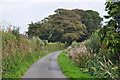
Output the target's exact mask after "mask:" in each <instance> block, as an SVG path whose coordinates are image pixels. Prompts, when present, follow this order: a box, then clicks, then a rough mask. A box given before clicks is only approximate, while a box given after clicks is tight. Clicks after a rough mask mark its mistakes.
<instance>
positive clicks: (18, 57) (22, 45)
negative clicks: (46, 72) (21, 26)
mask: <svg viewBox="0 0 120 80" xmlns="http://www.w3.org/2000/svg"><path fill="white" fill-rule="evenodd" d="M64 48H65V45H64V44H61V43H59V44H58V43H54V44H53V43H50V44H49V43H48V44H47V45H45V46H40V45H38V44H37V43H36V41H34V40H28V39H27V38H24V37H22V36H19V38H17V37H16V36H15V35H13V34H11V33H3V34H2V69H3V72H2V77H3V78H20V77H22V76H23V74H24V72H25V71H26V70H27V69H28V68H29V67H30V66H31V65H32V64H33V63H34V62H35V61H37V60H38V59H40V58H41V57H43V56H45V55H47V54H48V53H51V52H54V51H57V50H62V49H64Z"/></svg>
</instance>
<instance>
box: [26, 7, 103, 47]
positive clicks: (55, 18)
mask: <svg viewBox="0 0 120 80" xmlns="http://www.w3.org/2000/svg"><path fill="white" fill-rule="evenodd" d="M84 20H86V21H84ZM90 20H92V21H91V22H90V23H89V25H88V24H87V22H88V21H90ZM101 21H102V19H101V18H100V17H99V13H98V12H96V11H92V10H88V11H84V10H79V9H75V10H67V9H57V10H55V14H53V15H50V16H48V17H46V18H44V19H43V20H42V21H41V22H36V23H31V24H29V28H28V32H27V33H28V35H29V37H33V36H39V38H41V39H42V40H48V41H49V42H62V43H66V44H69V45H70V44H71V43H72V42H73V41H83V40H85V39H86V38H87V36H88V34H91V33H92V32H93V31H95V29H96V28H97V27H99V26H100V23H101ZM86 28H87V29H86ZM89 28H90V30H89ZM88 32H89V33H88Z"/></svg>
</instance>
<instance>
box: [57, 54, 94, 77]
mask: <svg viewBox="0 0 120 80" xmlns="http://www.w3.org/2000/svg"><path fill="white" fill-rule="evenodd" d="M58 64H59V66H60V68H61V70H62V72H63V73H64V75H65V76H66V77H68V78H73V79H75V78H93V77H92V76H91V75H90V74H89V73H83V72H81V71H80V67H78V66H77V65H76V64H75V63H73V62H72V61H71V60H70V59H69V58H68V56H67V55H66V53H65V52H63V53H61V54H60V55H59V56H58Z"/></svg>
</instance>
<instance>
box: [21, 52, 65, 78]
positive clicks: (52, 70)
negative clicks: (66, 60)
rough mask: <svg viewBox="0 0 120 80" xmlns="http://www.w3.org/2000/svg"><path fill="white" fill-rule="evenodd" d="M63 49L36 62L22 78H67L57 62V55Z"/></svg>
mask: <svg viewBox="0 0 120 80" xmlns="http://www.w3.org/2000/svg"><path fill="white" fill-rule="evenodd" d="M61 52H62V51H58V52H54V53H51V54H48V55H47V56H45V57H43V58H41V59H40V60H38V61H37V62H35V63H34V64H33V65H32V66H31V67H30V68H29V69H28V70H27V71H26V72H25V74H24V76H23V77H22V78H66V77H65V76H64V74H63V73H62V71H61V69H60V68H59V66H58V63H57V56H58V55H59V54H60V53H61Z"/></svg>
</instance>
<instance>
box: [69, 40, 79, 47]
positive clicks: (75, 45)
mask: <svg viewBox="0 0 120 80" xmlns="http://www.w3.org/2000/svg"><path fill="white" fill-rule="evenodd" d="M79 45H80V43H78V42H76V41H73V42H72V44H71V46H72V47H77V46H79Z"/></svg>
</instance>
